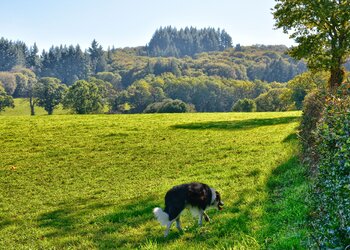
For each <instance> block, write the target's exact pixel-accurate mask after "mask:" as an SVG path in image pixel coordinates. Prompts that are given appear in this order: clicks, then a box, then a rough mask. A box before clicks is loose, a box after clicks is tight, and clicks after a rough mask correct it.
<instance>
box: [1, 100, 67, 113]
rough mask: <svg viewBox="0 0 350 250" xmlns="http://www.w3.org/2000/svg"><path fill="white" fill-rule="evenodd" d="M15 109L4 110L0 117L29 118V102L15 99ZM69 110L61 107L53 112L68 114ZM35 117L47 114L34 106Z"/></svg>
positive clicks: (42, 109)
mask: <svg viewBox="0 0 350 250" xmlns="http://www.w3.org/2000/svg"><path fill="white" fill-rule="evenodd" d="M14 104H15V108H6V110H5V112H0V116H22V115H26V116H30V107H29V101H28V99H25V98H15V99H14ZM69 112H70V111H69V110H64V109H62V107H61V106H58V107H57V108H56V109H55V110H54V114H55V115H61V114H68V113H69ZM35 115H47V112H46V111H45V110H44V108H41V107H37V106H35Z"/></svg>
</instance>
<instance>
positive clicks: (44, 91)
mask: <svg viewBox="0 0 350 250" xmlns="http://www.w3.org/2000/svg"><path fill="white" fill-rule="evenodd" d="M66 89H67V87H66V85H64V84H62V83H61V81H60V80H59V79H57V78H52V77H43V78H41V79H40V80H39V82H38V84H37V85H36V86H35V90H34V92H35V97H36V104H37V105H38V106H40V107H43V108H44V109H45V110H46V111H47V113H48V114H49V115H52V113H53V110H54V109H55V108H56V107H57V105H58V104H60V103H61V101H62V100H63V95H64V93H65V91H66Z"/></svg>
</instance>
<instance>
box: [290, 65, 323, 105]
mask: <svg viewBox="0 0 350 250" xmlns="http://www.w3.org/2000/svg"><path fill="white" fill-rule="evenodd" d="M328 78H329V74H328V73H326V72H318V73H314V72H310V71H308V72H305V73H303V74H301V75H298V76H296V77H295V78H293V79H292V80H290V81H289V82H288V83H287V87H288V88H289V89H291V91H292V99H293V101H294V102H295V106H296V108H297V109H298V110H301V109H302V108H303V101H304V99H305V96H306V95H307V94H309V93H310V92H311V91H313V90H315V89H316V88H318V89H325V88H326V85H327V80H328Z"/></svg>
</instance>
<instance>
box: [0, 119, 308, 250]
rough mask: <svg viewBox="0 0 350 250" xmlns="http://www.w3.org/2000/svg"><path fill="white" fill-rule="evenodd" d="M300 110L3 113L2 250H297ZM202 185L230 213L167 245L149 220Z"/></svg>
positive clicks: (190, 228) (302, 183) (174, 235)
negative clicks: (182, 188) (188, 188)
mask: <svg viewBox="0 0 350 250" xmlns="http://www.w3.org/2000/svg"><path fill="white" fill-rule="evenodd" d="M299 115H300V113H298V112H286V113H251V114H244V113H240V114H237V113H220V114H219V113H216V114H215V113H211V114H209V113H197V114H176V115H169V114H162V115H117V116H116V115H114V116H111V115H82V116H78V115H74V116H72V115H59V116H55V115H54V116H36V117H28V116H16V117H11V116H0V131H1V133H0V141H1V142H2V143H1V147H0V163H1V164H0V190H1V192H0V199H1V206H0V238H1V239H2V240H1V241H0V248H4V249H18V248H33V249H39V248H45V249H48V248H71V249H81V248H89V249H108V248H131V249H134V248H142V249H157V248H168V249H175V248H177V249H178V248H182V249H183V248H187V249H198V248H201V249H213V248H228V247H233V248H246V249H257V248H259V247H261V248H269V249H291V248H298V247H300V246H303V243H304V240H305V238H306V229H305V218H306V214H307V209H306V206H305V202H304V199H305V194H306V190H307V183H306V180H305V173H304V171H305V170H304V168H303V167H302V166H300V165H299V163H298V161H297V159H296V150H297V141H296V136H295V129H296V127H297V125H298V121H299ZM189 181H202V182H205V183H208V184H210V185H212V186H213V187H215V188H217V189H218V190H219V191H220V192H221V193H222V196H223V200H224V202H225V209H224V210H223V211H222V212H218V211H214V210H213V211H209V215H210V216H211V218H212V222H211V223H206V224H204V226H203V227H202V228H200V229H199V228H197V226H196V225H195V224H196V223H195V221H194V220H193V219H192V218H191V217H190V216H189V214H188V213H185V214H184V218H183V225H184V228H185V231H184V233H183V234H179V233H178V232H177V231H176V230H175V229H173V230H172V231H171V233H170V236H169V238H168V239H164V238H163V228H161V226H160V225H159V224H158V223H157V222H156V220H155V219H154V218H153V215H152V208H153V207H155V206H164V205H163V197H164V194H165V192H166V190H168V189H169V188H170V187H172V186H173V185H176V184H179V183H183V182H189Z"/></svg>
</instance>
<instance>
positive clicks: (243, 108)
mask: <svg viewBox="0 0 350 250" xmlns="http://www.w3.org/2000/svg"><path fill="white" fill-rule="evenodd" d="M232 111H234V112H255V111H256V103H255V101H254V100H252V99H247V98H244V99H240V100H238V101H237V102H236V103H235V104H234V105H233V107H232Z"/></svg>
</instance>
